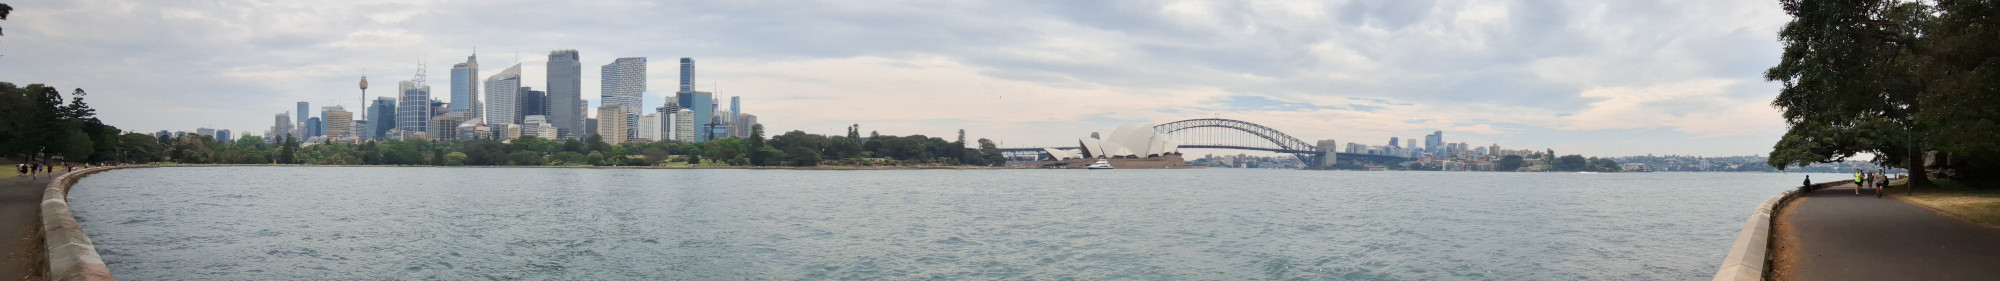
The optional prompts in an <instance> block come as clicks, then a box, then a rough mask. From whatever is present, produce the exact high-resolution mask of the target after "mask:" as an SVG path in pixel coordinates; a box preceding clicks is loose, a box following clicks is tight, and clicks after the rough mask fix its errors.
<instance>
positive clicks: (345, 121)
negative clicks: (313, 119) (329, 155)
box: [319, 105, 354, 141]
mask: <svg viewBox="0 0 2000 281" xmlns="http://www.w3.org/2000/svg"><path fill="white" fill-rule="evenodd" d="M319 112H320V115H326V119H323V120H321V121H324V122H325V125H324V126H326V137H327V138H329V139H334V140H335V141H339V140H341V139H344V138H349V137H353V135H351V134H353V133H354V113H353V112H348V111H347V109H346V108H343V107H341V106H338V105H336V106H328V107H322V108H320V110H319Z"/></svg>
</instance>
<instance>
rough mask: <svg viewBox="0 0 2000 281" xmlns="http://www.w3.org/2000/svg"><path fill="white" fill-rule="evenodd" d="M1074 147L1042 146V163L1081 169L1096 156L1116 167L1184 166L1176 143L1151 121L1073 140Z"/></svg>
mask: <svg viewBox="0 0 2000 281" xmlns="http://www.w3.org/2000/svg"><path fill="white" fill-rule="evenodd" d="M1076 142H1077V145H1076V146H1077V149H1076V150H1064V149H1054V148H1044V149H1042V153H1044V154H1046V157H1045V158H1044V159H1047V160H1044V161H1042V163H1041V165H1040V166H1042V167H1046V168H1071V169H1081V168H1083V167H1084V166H1088V165H1090V164H1091V163H1094V162H1097V161H1098V160H1105V161H1107V162H1110V163H1111V166H1112V167H1117V168H1119V169H1162V168H1184V167H1186V163H1185V162H1183V161H1182V160H1181V152H1180V144H1179V143H1177V142H1174V141H1173V140H1170V139H1167V136H1165V135H1160V134H1158V133H1155V132H1154V131H1153V124H1127V125H1125V126H1119V127H1118V129H1117V130H1112V131H1111V135H1109V136H1104V137H1103V138H1101V139H1100V138H1098V136H1097V135H1092V136H1091V137H1089V138H1080V139H1077V140H1076Z"/></svg>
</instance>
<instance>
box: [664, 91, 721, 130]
mask: <svg viewBox="0 0 2000 281" xmlns="http://www.w3.org/2000/svg"><path fill="white" fill-rule="evenodd" d="M675 96H676V97H677V98H678V101H679V102H680V105H681V106H682V107H686V108H687V109H690V110H692V111H693V113H692V114H693V115H692V116H690V117H693V118H694V121H697V122H701V124H695V125H696V127H697V128H700V129H699V130H698V131H697V132H695V136H694V138H693V139H691V140H689V141H693V142H702V141H708V140H710V139H714V138H718V137H720V136H721V135H720V134H713V133H712V130H709V129H708V128H711V127H713V126H709V125H710V124H713V122H715V97H714V94H711V93H709V92H701V91H687V92H680V93H676V94H675Z"/></svg>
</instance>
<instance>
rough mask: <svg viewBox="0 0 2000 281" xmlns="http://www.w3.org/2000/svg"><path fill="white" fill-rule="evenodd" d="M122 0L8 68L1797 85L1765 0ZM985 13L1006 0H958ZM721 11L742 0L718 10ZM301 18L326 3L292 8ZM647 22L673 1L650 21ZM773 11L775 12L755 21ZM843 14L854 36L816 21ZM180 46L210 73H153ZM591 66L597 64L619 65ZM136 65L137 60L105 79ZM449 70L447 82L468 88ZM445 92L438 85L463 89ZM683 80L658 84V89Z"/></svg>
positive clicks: (1368, 93)
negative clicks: (553, 62) (574, 58)
mask: <svg viewBox="0 0 2000 281" xmlns="http://www.w3.org/2000/svg"><path fill="white" fill-rule="evenodd" d="M104 4H105V3H97V2H53V1H41V2H26V3H16V4H14V5H15V7H16V8H17V9H19V10H18V11H17V12H18V13H16V14H17V15H18V18H15V19H10V20H9V24H10V26H9V27H10V28H9V29H10V31H15V32H11V33H9V34H8V36H7V38H8V41H7V42H8V43H7V44H5V45H0V54H5V55H7V56H5V57H0V65H9V66H18V67H6V68H0V75H7V76H9V77H17V79H25V80H32V81H44V82H48V83H53V84H57V85H65V87H80V88H85V89H89V90H90V91H91V93H92V94H93V97H95V98H99V99H102V101H94V102H93V106H96V107H99V108H103V109H104V110H103V111H102V112H105V113H104V118H105V119H106V120H107V122H109V123H113V124H120V126H121V127H130V129H132V130H135V131H141V132H149V131H154V130H163V129H164V130H190V129H192V128H196V127H212V128H217V129H233V130H234V131H236V132H263V131H265V130H266V128H267V127H268V126H269V125H270V124H268V123H267V122H256V121H254V120H256V119H261V117H259V116H266V115H263V114H276V113H281V112H283V108H285V107H286V106H287V105H290V104H294V103H296V102H299V101H306V102H310V103H313V104H319V105H342V106H345V107H346V108H350V109H352V108H363V106H362V105H357V104H353V103H354V102H356V99H354V98H353V95H352V92H349V91H353V90H354V89H353V88H352V87H353V83H354V78H355V77H356V76H358V75H361V74H364V73H362V72H363V69H366V74H367V75H369V76H372V77H371V78H375V79H373V80H377V81H378V82H381V81H389V83H393V81H400V80H405V79H407V78H406V77H410V75H412V74H413V73H414V72H415V71H416V65H417V64H418V63H419V62H422V63H425V64H427V65H429V66H430V67H429V68H430V69H428V70H430V71H441V72H442V71H447V70H449V68H448V67H446V66H449V65H450V64H451V63H456V62H460V60H459V58H462V57H464V56H467V55H480V54H474V52H473V48H478V49H479V50H480V51H481V52H484V53H483V55H485V57H486V58H487V60H488V63H487V64H488V65H509V64H514V63H519V64H523V65H524V67H523V69H522V73H521V74H522V77H523V81H522V83H521V84H522V85H526V86H539V85H546V83H547V81H546V80H545V79H544V78H543V77H544V75H541V74H544V73H546V71H547V68H546V67H538V66H541V65H543V63H545V62H547V60H546V57H543V56H540V55H539V54H541V53H542V52H546V51H548V50H557V49H572V48H573V49H577V50H578V51H579V53H581V56H580V57H581V58H580V59H579V60H578V61H579V62H580V63H581V64H589V65H592V66H598V65H604V64H607V63H611V62H612V61H613V60H614V59H615V58H620V57H652V58H681V57H693V58H698V59H700V60H701V62H702V63H703V64H706V65H704V66H702V67H701V72H702V73H700V74H699V76H700V77H699V79H700V80H699V82H704V83H696V84H695V85H694V86H695V87H696V90H700V91H708V92H712V93H713V94H714V95H715V96H717V97H719V96H749V97H755V99H756V105H757V106H756V109H755V110H751V111H752V112H755V113H756V114H757V115H759V116H760V117H763V119H766V120H767V121H765V122H767V124H766V126H767V127H769V128H768V129H767V132H766V133H767V134H774V133H778V132H782V131H789V130H804V131H807V132H812V133H822V134H826V133H837V132H840V130H841V128H844V127H845V126H847V125H849V124H861V125H862V129H863V130H864V131H880V132H882V133H884V134H895V135H909V134H925V135H933V136H944V135H950V134H952V133H953V132H954V131H955V130H958V129H966V130H968V131H969V132H970V133H971V134H973V135H975V136H978V137H987V138H993V139H995V140H1001V141H1004V142H1005V144H1006V146H1012V147H1020V146H1050V145H1060V144H1061V143H1062V141H1063V140H1064V139H1074V138H1075V136H1078V135H1084V134H1088V133H1089V132H1100V131H1105V130H1109V129H1110V128H1113V127H1116V126H1117V125H1118V124H1124V123H1133V122H1153V123H1163V122H1171V121H1175V120H1181V119H1191V118H1207V117H1223V118H1233V119H1242V120H1248V121H1253V122H1257V123H1259V124H1266V125H1270V126H1272V127H1275V128H1278V129H1281V130H1285V131H1286V132H1289V133H1293V134H1296V135H1298V136H1299V137H1300V138H1302V139H1336V140H1340V141H1341V142H1343V143H1345V142H1350V141H1352V142H1359V143H1369V144H1375V143H1380V142H1381V140H1386V139H1387V138H1389V137H1402V138H1412V137H1414V136H1416V135H1420V134H1423V132H1430V131H1440V130H1441V131H1447V132H1452V134H1453V137H1454V140H1452V142H1467V143H1472V144H1475V145H1487V144H1490V143H1499V144H1501V145H1502V146H1507V147H1524V148H1525V147H1548V148H1554V149H1556V150H1560V151H1566V152H1567V151H1574V152H1577V153H1582V154H1588V155H1644V154H1686V155H1748V154H1763V153H1765V152H1766V151H1768V150H1769V148H1770V144H1771V143H1773V142H1775V140H1776V139H1777V136H1778V135H1780V134H1782V130H1783V128H1784V127H1783V123H1782V122H1781V120H1780V119H1779V117H1778V116H1777V110H1776V109H1773V108H1770V107H1769V105H1768V101H1769V97H1770V96H1771V95H1773V94H1774V93H1775V92H1776V88H1777V86H1776V85H1775V84H1774V83H1769V82H1763V81H1762V80H1761V77H1759V75H1758V73H1760V72H1761V71H1762V69H1763V68H1764V67H1768V66H1770V65H1773V64H1774V62H1775V61H1776V59H1777V58H1776V57H1777V50H1778V48H1776V46H1777V43H1776V41H1775V40H1774V39H1773V38H1771V37H1770V36H1769V34H1774V33H1775V30H1776V29H1777V28H1778V27H1781V26H1782V24H1783V23H1784V21H1785V16H1784V15H1783V14H1782V12H1781V11H1779V10H1778V9H1777V6H1776V3H1766V2H1748V3H1739V2H1732V1H1715V2H1620V3H1596V2H1569V3H1561V2H1558V3H1534V4H1527V3H1517V2H1497V3H1496V2H1452V1H1444V2H1424V1H1417V2H1403V1H1391V2H1368V1H1359V2H1350V3H1303V4H1300V5H1302V6H1295V7H1277V6H1260V5H1256V4H1244V5H1235V4H1215V5H1209V4H1202V3H1193V4H1189V3H1175V4H1138V3H1101V4H1073V3H1059V4H1048V3H1045V4H1036V5H1008V4H1007V3H993V2H966V3H953V4H941V5H936V6H925V7H901V6H893V5H892V6H848V5H849V4H839V3H821V4H801V5H785V6H736V5H735V4H714V5H720V6H707V4H698V5H688V6H687V7H674V8H672V9H669V8H668V7H665V6H664V5H655V4H648V3H637V4H630V5H636V6H619V5H624V4H607V3H577V4H574V7H573V8H574V9H572V10H571V11H573V13H562V14H549V15H548V16H547V17H535V18H528V19H522V20H521V21H518V22H491V21H490V19H493V18H513V17H503V16H494V15H498V14H502V13H507V12H508V11H517V10H540V9H544V8H546V7H538V6H537V5H543V4H533V3H529V4H522V5H477V4H476V3H458V2H435V3H413V4H350V3H284V4H278V5H266V6H244V5H236V4H228V3H222V4H195V3H135V4H132V5H136V6H138V7H137V8H131V9H108V8H105V7H103V6H100V5H104ZM1063 5H1103V6H1063ZM482 6H483V7H482ZM501 6H505V7H506V8H505V9H500V8H496V7H501ZM963 10H982V11H991V12H990V13H963V12H953V11H963ZM138 11H163V12H159V14H152V13H142V12H138ZM433 11H451V12H449V13H442V12H433ZM1077 11H1091V12H1092V13H1076V12H1077ZM80 13H113V14H114V15H107V16H103V17H95V16H91V17H86V16H81V15H82V14H80ZM797 13H804V14H797ZM722 14H727V15H732V16H733V17H729V18H719V19H718V18H715V17H701V16H702V15H722ZM939 14H956V15H961V16H959V17H951V18H941V17H936V16H934V15H939ZM1095 14H1102V15H1105V16H1103V17H1095V16H1090V15H1095ZM586 15H588V16H586ZM780 15H790V16H788V17H785V16H780ZM285 17H296V18H298V20H299V21H302V22H279V21H276V19H279V18H285ZM94 18H112V19H124V20H125V21H139V23H140V24H129V23H121V24H111V23H110V22H103V21H97V20H96V19H94ZM640 18H659V19H669V20H668V21H666V22H645V23H641V22H636V21H633V20H636V19H640ZM862 18H886V19H893V21H894V22H902V23H899V24H895V25H883V24H877V23H875V21H868V20H862ZM58 19H63V20H58ZM1003 19H1005V20H1003ZM1015 19H1020V20H1015ZM760 21H775V22H771V26H773V28H769V29H756V28H752V27H753V26H756V25H753V23H755V22H760ZM552 22H576V23H574V24H550V23H552ZM56 23H64V24H65V25H57V24H56ZM909 23H916V24H909ZM135 26H136V27H135ZM688 26H701V28H699V29H696V28H687V27H688ZM132 27H135V28H132ZM819 27H827V28H835V29H836V30H843V31H842V32H837V33H834V34H830V35H826V36H804V35H809V34H815V33H814V32H810V31H812V30H816V29H814V28H819ZM150 28H174V29H178V30H186V32H182V33H164V34H148V32H152V33H162V32H155V31H150V30H153V29H150ZM127 29H129V30H127ZM614 31H616V32H614ZM631 31H637V32H631ZM628 33H629V34H628ZM168 34H208V35H212V36H187V37H190V38H180V37H171V36H170V35H168ZM120 38H125V39H120ZM769 38H790V39H769ZM204 40H205V41H206V42H203V41H204ZM137 42H149V43H148V44H146V46H144V47H140V48H147V50H150V51H149V52H140V53H131V55H130V56H133V57H134V59H132V60H129V61H124V62H115V63H114V62H107V63H89V62H88V61H86V62H84V63H74V62H62V63H58V62H56V61H54V60H49V59H44V58H49V57H97V56H92V55H89V54H94V53H108V52H116V51H117V50H122V49H120V46H122V45H121V44H127V43H137ZM118 53H130V52H118ZM495 60H497V62H495ZM662 61H663V62H665V63H678V62H677V61H672V60H662ZM66 64H77V65H79V66H68V65H66ZM84 65H94V67H96V68H102V67H104V66H111V67H114V68H122V69H121V70H114V71H110V72H103V73H98V72H99V71H89V70H86V69H85V68H84V67H83V66H84ZM677 66H678V65H672V64H670V65H665V66H658V65H654V66H648V67H649V68H655V69H675V68H678V67H677ZM175 67H188V68H187V69H186V70H184V71H149V69H166V68H175ZM29 69H34V71H29ZM482 69H486V70H485V71H481V72H487V71H498V69H495V68H492V67H486V68H482ZM580 72H581V73H580V74H581V75H580V76H581V77H577V78H578V79H579V80H592V79H601V77H598V76H599V74H598V73H596V71H580ZM114 74H115V75H121V76H129V79H124V78H121V79H106V78H105V77H107V76H105V75H114ZM679 75H680V73H679V72H678V71H653V72H649V73H648V74H647V78H646V80H649V81H647V82H648V83H649V84H650V83H670V84H679V83H672V82H675V81H677V80H679V79H680V77H679ZM480 78H484V77H480ZM662 79H665V80H662ZM435 80H442V79H435ZM106 81H111V82H106ZM167 81H176V82H167ZM431 82H432V83H428V85H425V86H434V87H440V88H439V90H444V89H449V88H450V87H449V86H448V85H442V84H443V83H437V82H441V81H431ZM718 82H719V83H718ZM717 86H719V87H717ZM378 88H385V87H378ZM579 88H581V89H580V90H581V91H580V92H578V93H576V94H577V95H579V96H581V97H583V99H584V100H586V101H587V104H584V105H577V106H575V107H574V108H575V109H578V111H584V112H588V111H591V110H590V109H594V108H596V107H597V106H598V105H600V104H601V103H600V102H599V101H598V100H600V99H601V98H600V97H601V96H602V93H600V91H599V89H597V88H599V87H579ZM717 88H719V89H717ZM676 90H678V89H676ZM385 92H387V93H385ZM440 92H442V91H436V92H428V93H427V94H428V95H430V96H431V97H432V98H433V99H439V100H445V101H449V100H447V99H448V98H447V97H443V96H445V95H441V94H443V93H440ZM393 94H395V93H393V92H388V91H376V92H371V93H370V95H371V96H372V97H382V96H392V95H393ZM550 94H551V95H555V94H556V93H555V92H554V90H551V93H550ZM669 96H672V93H667V92H666V91H652V92H651V95H647V96H645V97H643V98H642V99H641V100H642V101H646V103H652V102H657V101H663V100H665V99H666V98H667V97H669ZM215 101H221V102H215ZM647 110H651V108H650V107H648V108H643V109H641V110H640V111H647ZM552 111H560V110H556V109H552ZM371 115H372V114H371ZM159 116H171V118H160V117H159ZM294 116H295V117H297V116H300V115H298V114H297V113H294ZM305 117H310V116H305ZM370 117H371V118H369V119H375V118H372V117H373V116H370ZM551 121H552V122H554V121H556V120H554V118H552V120H551ZM578 121H579V122H577V123H581V122H580V121H581V120H578ZM295 122H303V121H295ZM558 123H559V122H558Z"/></svg>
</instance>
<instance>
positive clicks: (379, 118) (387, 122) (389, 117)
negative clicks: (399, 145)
mask: <svg viewBox="0 0 2000 281" xmlns="http://www.w3.org/2000/svg"><path fill="white" fill-rule="evenodd" d="M368 108H369V111H372V112H370V113H374V114H373V115H374V117H369V119H368V126H369V127H371V129H370V134H369V135H368V139H383V138H387V137H388V136H389V130H393V129H396V98H391V97H378V98H375V103H374V104H372V105H369V106H368Z"/></svg>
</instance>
